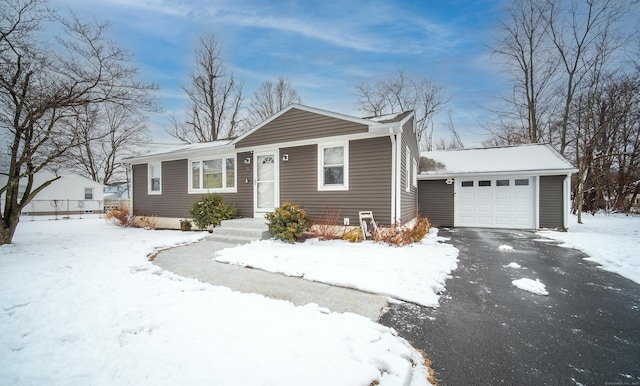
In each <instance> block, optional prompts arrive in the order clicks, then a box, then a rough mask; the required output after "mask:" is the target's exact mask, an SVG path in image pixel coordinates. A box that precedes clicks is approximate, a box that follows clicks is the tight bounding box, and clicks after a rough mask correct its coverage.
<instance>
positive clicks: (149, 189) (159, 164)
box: [147, 162, 162, 194]
mask: <svg viewBox="0 0 640 386" xmlns="http://www.w3.org/2000/svg"><path fill="white" fill-rule="evenodd" d="M155 166H157V167H158V170H160V177H158V180H159V184H158V185H159V189H158V190H152V187H153V183H152V181H151V180H152V179H153V177H152V176H151V171H152V170H153V167H155ZM147 193H148V194H162V162H150V163H148V164H147Z"/></svg>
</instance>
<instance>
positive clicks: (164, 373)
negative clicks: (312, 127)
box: [0, 218, 451, 386]
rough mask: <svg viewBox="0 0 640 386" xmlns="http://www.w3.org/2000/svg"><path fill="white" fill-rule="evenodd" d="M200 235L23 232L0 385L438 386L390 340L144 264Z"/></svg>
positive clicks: (4, 281) (69, 224) (5, 270)
mask: <svg viewBox="0 0 640 386" xmlns="http://www.w3.org/2000/svg"><path fill="white" fill-rule="evenodd" d="M200 237H202V234H198V233H182V232H176V231H145V230H142V229H122V228H119V227H116V226H114V225H109V224H106V223H105V221H104V220H101V219H86V218H85V219H82V220H61V221H33V222H31V221H24V222H22V223H20V225H19V228H18V231H17V234H16V237H15V239H14V244H12V245H5V246H2V247H0V328H1V333H0V384H1V385H136V386H138V385H212V384H215V385H370V384H373V383H374V382H376V381H377V382H379V384H380V385H414V386H417V385H427V384H428V382H427V381H426V377H427V369H426V368H425V367H424V365H423V363H422V357H421V356H420V354H419V353H418V352H417V351H416V350H414V349H413V348H412V347H411V346H410V345H409V344H408V343H407V342H406V341H405V340H404V339H402V338H399V337H398V336H397V335H396V333H395V332H394V331H393V330H392V329H389V328H386V327H383V326H381V325H379V324H376V323H373V322H371V321H369V320H368V319H366V318H364V317H360V316H358V315H354V314H337V313H329V312H328V311H326V310H323V309H321V308H319V307H317V306H315V305H308V306H305V307H295V306H293V305H292V304H290V303H288V302H285V301H278V300H271V299H268V298H265V297H263V296H260V295H253V294H240V293H236V292H232V291H231V290H229V289H227V288H224V287H215V286H211V285H208V284H203V283H201V282H198V281H196V280H193V279H186V278H182V277H179V276H177V275H175V274H172V273H169V272H166V271H163V270H162V269H160V268H158V267H156V266H154V265H153V264H152V263H150V262H149V261H148V259H147V255H148V254H150V253H152V252H153V251H154V250H155V249H157V248H161V247H169V246H172V245H177V244H180V243H186V242H193V241H195V240H197V239H198V238H200ZM310 245H311V244H310ZM343 245H347V244H343ZM360 247H362V248H370V247H368V246H367V245H366V244H363V245H361V246H360ZM349 248H352V247H351V246H349ZM418 249H420V250H423V251H424V252H428V251H429V247H428V246H419V247H418ZM387 250H388V253H389V256H388V257H389V258H391V257H393V256H395V254H397V253H398V251H401V249H394V248H387ZM372 264H375V263H372ZM434 264H435V261H434ZM450 268H451V263H449V269H450ZM336 274H338V273H337V272H336ZM387 280H388V281H392V279H391V278H388V279H387ZM376 384H377V383H376Z"/></svg>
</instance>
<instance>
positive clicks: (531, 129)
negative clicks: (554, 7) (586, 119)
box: [491, 0, 558, 143]
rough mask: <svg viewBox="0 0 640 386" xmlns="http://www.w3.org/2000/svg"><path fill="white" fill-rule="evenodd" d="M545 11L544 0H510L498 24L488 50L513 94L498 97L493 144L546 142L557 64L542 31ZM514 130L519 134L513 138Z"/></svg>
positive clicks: (546, 2) (545, 35) (547, 3)
mask: <svg viewBox="0 0 640 386" xmlns="http://www.w3.org/2000/svg"><path fill="white" fill-rule="evenodd" d="M549 9H550V3H549V1H548V0H514V1H512V2H511V3H509V7H508V8H507V9H506V11H505V17H504V18H503V19H501V20H500V21H499V22H498V34H499V35H498V38H497V39H496V41H495V42H494V43H493V46H492V47H491V50H492V53H493V54H494V55H497V56H499V57H500V59H501V60H502V63H503V64H504V66H505V70H506V71H505V72H506V74H507V76H508V77H509V81H510V83H512V84H513V92H512V93H511V94H510V95H509V96H508V97H504V98H501V99H502V101H503V102H504V109H503V110H500V111H498V115H499V116H500V117H501V120H500V121H499V124H498V125H496V128H495V129H492V132H493V134H494V137H497V138H494V140H495V141H496V142H500V140H499V138H500V137H503V138H509V141H512V140H513V138H518V139H517V140H518V141H521V140H522V139H525V138H526V142H527V143H537V142H544V141H548V138H549V136H548V132H549V124H550V117H551V115H552V113H553V102H552V100H551V95H552V94H551V92H550V90H551V87H552V86H553V84H552V81H553V80H554V75H555V74H556V72H557V65H558V59H557V57H556V56H555V55H553V51H552V48H553V47H552V46H551V44H550V41H549V39H548V35H547V31H546V28H547V26H546V23H545V17H546V15H547V14H548V13H549ZM514 130H516V131H517V130H522V131H523V133H522V134H519V135H516V133H515V132H514ZM521 138H522V139H521Z"/></svg>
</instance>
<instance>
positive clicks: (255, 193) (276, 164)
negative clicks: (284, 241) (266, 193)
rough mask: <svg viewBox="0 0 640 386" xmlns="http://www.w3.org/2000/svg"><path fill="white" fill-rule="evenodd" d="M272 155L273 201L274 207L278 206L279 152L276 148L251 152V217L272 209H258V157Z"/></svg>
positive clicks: (258, 216)
mask: <svg viewBox="0 0 640 386" xmlns="http://www.w3.org/2000/svg"><path fill="white" fill-rule="evenodd" d="M269 154H272V155H273V165H274V167H273V180H274V181H273V195H274V198H273V202H274V205H275V207H276V208H277V207H278V206H280V153H279V151H278V149H274V150H269V151H260V152H257V151H256V152H254V153H253V165H254V167H253V217H255V218H260V217H264V215H265V214H266V213H268V212H271V211H273V209H275V208H273V209H270V210H268V209H258V157H259V156H263V155H269Z"/></svg>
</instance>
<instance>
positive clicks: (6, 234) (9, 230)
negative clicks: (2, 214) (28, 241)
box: [0, 215, 20, 245]
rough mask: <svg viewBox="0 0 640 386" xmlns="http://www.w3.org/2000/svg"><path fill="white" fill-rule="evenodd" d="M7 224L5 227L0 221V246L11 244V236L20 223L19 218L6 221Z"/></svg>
mask: <svg viewBox="0 0 640 386" xmlns="http://www.w3.org/2000/svg"><path fill="white" fill-rule="evenodd" d="M7 221H8V222H9V224H8V225H7V224H6V223H5V222H4V221H0V245H4V244H11V242H12V241H13V235H14V234H15V233H16V228H17V227H18V223H19V222H20V216H19V215H18V216H15V218H10V219H7Z"/></svg>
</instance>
